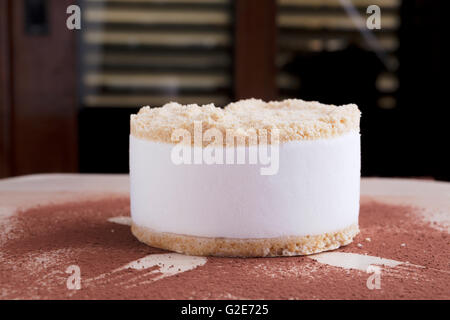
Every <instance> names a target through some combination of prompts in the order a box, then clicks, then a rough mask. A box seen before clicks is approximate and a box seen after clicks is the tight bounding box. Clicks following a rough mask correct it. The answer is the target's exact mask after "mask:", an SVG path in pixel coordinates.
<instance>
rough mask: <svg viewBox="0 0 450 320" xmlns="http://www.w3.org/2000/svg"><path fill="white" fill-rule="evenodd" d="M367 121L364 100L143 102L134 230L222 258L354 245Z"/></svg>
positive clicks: (136, 148)
mask: <svg viewBox="0 0 450 320" xmlns="http://www.w3.org/2000/svg"><path fill="white" fill-rule="evenodd" d="M359 119H360V112H359V110H358V108H357V106H356V105H345V106H339V107H337V106H329V105H323V104H320V103H318V102H305V101H302V100H285V101H281V102H268V103H265V102H263V101H261V100H255V99H249V100H242V101H239V102H236V103H232V104H230V105H228V106H227V107H225V108H224V109H221V108H216V107H214V106H213V105H206V106H197V105H188V106H182V105H179V104H177V103H170V104H167V105H165V106H163V107H162V108H153V109H150V108H149V107H144V108H142V109H141V110H140V111H139V113H138V114H137V115H132V116H131V135H130V181H131V217H132V221H133V224H132V231H133V234H134V235H135V236H136V237H137V238H138V239H139V240H140V241H142V242H144V243H147V244H148V245H151V246H154V247H159V248H163V249H168V250H172V251H177V252H181V253H186V254H193V255H217V256H243V257H248V256H282V255H302V254H311V253H317V252H321V251H325V250H331V249H335V248H338V247H339V246H341V245H346V244H348V243H350V242H351V241H352V239H353V237H354V236H355V235H356V234H357V233H358V230H359V229H358V213H359V182H360V135H359ZM180 129H181V130H182V131H181V134H180ZM177 130H178V131H177ZM208 130H209V131H208ZM199 132H200V134H199ZM208 132H209V133H211V132H212V133H213V135H214V139H211V140H208V139H207V136H208ZM183 134H184V135H183ZM220 134H222V136H223V140H221V139H219V138H220ZM205 137H206V138H205ZM229 137H232V139H231V140H230V139H229V140H227V138H229ZM182 138H184V141H181V140H182ZM202 138H203V139H202ZM199 139H200V140H199ZM210 141H214V142H215V144H214V147H216V148H217V149H215V151H214V152H213V153H211V150H212V149H211V145H210V146H209V147H208V144H210ZM233 143H234V144H233ZM264 147H265V149H264ZM177 148H178V149H177ZM183 148H186V149H183ZM188 149H190V150H191V151H190V155H189V153H186V152H185V151H186V150H188ZM220 150H222V151H220ZM261 150H262V151H261ZM230 151H234V157H231V156H230V158H229V159H227V155H228V152H230ZM220 152H222V153H223V154H220ZM240 152H242V153H241V155H242V157H241V158H240V162H241V163H240V164H237V163H236V162H237V159H238V157H239V156H238V155H237V154H238V153H240ZM258 152H263V154H265V155H267V156H269V157H270V158H264V156H261V154H260V153H258ZM229 154H230V155H231V154H232V152H230V153H229ZM174 155H175V157H174ZM186 155H188V156H186ZM207 155H209V156H212V155H214V157H215V158H214V157H213V159H215V162H216V163H213V164H211V157H209V158H208V159H209V160H208V159H207ZM251 155H253V157H254V158H253V161H251V160H250V158H251V157H252V156H251ZM255 155H256V156H255ZM182 156H186V158H184V160H185V161H184V162H182V161H181V160H182V159H183V158H182ZM196 156H197V158H195V157H196ZM198 156H200V158H199V157H198ZM255 157H256V158H257V161H256V163H255ZM186 159H189V160H190V162H191V163H188V162H189V161H186ZM220 159H223V160H222V161H220ZM227 160H229V161H228V163H227ZM262 160H265V161H262ZM268 160H269V161H268ZM180 162H181V163H180ZM222 162H223V163H222Z"/></svg>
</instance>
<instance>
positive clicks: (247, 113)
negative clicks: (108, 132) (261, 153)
mask: <svg viewBox="0 0 450 320" xmlns="http://www.w3.org/2000/svg"><path fill="white" fill-rule="evenodd" d="M360 116H361V113H360V111H359V109H358V107H357V106H356V105H355V104H347V105H342V106H335V105H326V104H322V103H319V102H316V101H303V100H300V99H287V100H283V101H270V102H264V101H262V100H258V99H246V100H240V101H237V102H233V103H230V104H229V105H227V106H226V107H225V108H218V107H215V106H214V104H207V105H202V106H199V105H196V104H189V105H181V104H179V103H176V102H170V103H168V104H166V105H164V106H162V107H160V108H150V107H149V106H145V107H143V108H141V109H140V110H139V112H138V113H137V114H135V115H131V123H130V126H131V134H132V135H133V136H135V137H137V138H141V139H147V140H151V141H158V142H165V143H177V142H178V141H174V139H172V134H173V132H174V131H175V130H176V129H185V130H187V131H188V132H189V133H190V134H191V137H192V143H193V137H194V127H195V126H196V125H197V126H198V125H199V124H201V129H202V132H205V131H207V130H208V129H211V128H214V129H217V130H219V131H220V132H221V133H222V134H223V136H224V137H225V136H227V135H230V134H231V135H233V136H234V137H237V138H243V139H242V140H241V143H243V141H245V144H246V145H249V144H253V143H255V141H256V143H259V142H260V141H262V140H261V139H262V138H263V136H264V138H265V137H266V134H267V136H268V137H269V139H265V140H264V141H267V143H270V141H271V139H270V136H271V134H272V133H274V132H275V131H276V132H277V134H278V137H279V141H280V142H287V141H295V140H314V139H321V138H332V137H337V136H340V135H342V134H345V133H347V132H350V131H358V132H359V122H360ZM255 135H256V137H257V139H256V140H254V139H252V137H254V136H255ZM224 141H225V139H224ZM237 141H238V142H237V143H238V144H239V139H237ZM224 144H225V143H224Z"/></svg>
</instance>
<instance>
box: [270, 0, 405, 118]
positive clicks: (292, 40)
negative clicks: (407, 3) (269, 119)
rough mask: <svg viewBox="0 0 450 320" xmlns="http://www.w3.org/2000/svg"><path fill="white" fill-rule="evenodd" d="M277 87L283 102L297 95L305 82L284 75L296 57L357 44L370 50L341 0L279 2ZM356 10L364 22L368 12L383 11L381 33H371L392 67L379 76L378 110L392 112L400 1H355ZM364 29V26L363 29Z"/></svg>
mask: <svg viewBox="0 0 450 320" xmlns="http://www.w3.org/2000/svg"><path fill="white" fill-rule="evenodd" d="M277 3H278V21H277V23H278V27H279V35H278V45H279V52H278V56H277V66H278V68H279V70H280V71H279V73H278V79H277V80H278V81H277V82H278V86H279V91H280V95H281V97H282V98H287V97H294V96H296V95H298V92H299V89H300V88H301V82H302V79H298V78H295V77H293V76H292V75H291V74H288V73H287V72H285V71H281V70H285V68H284V67H285V65H286V64H287V63H288V62H289V61H290V60H291V59H292V56H293V55H294V54H295V53H298V52H303V53H308V52H320V51H336V50H341V49H343V48H345V46H346V45H347V44H348V43H350V42H356V43H358V44H359V45H360V46H361V47H363V48H367V49H368V50H371V49H369V48H368V47H367V43H366V42H365V40H364V37H363V36H362V35H361V34H360V32H359V30H358V28H357V26H356V25H355V22H354V21H352V19H351V18H350V17H349V16H348V14H347V12H346V11H345V10H344V8H343V6H342V2H341V1H340V0H278V2H277ZM351 3H352V4H353V6H354V7H355V9H356V10H357V11H358V12H359V13H360V15H361V17H362V18H363V19H364V20H363V21H364V22H365V19H366V17H367V16H368V15H367V13H366V9H367V7H368V6H370V5H378V6H379V7H380V9H381V26H382V28H381V30H371V32H372V33H373V34H374V36H375V38H376V39H377V41H378V43H379V45H380V47H381V49H382V50H383V52H384V53H385V55H386V60H387V62H388V64H389V66H390V70H389V71H388V72H384V73H382V74H380V75H379V77H378V79H377V81H376V83H374V86H375V87H376V89H377V91H378V92H379V96H380V98H379V101H378V106H379V107H381V108H386V109H387V108H393V107H395V105H396V99H395V93H396V91H397V89H398V87H399V84H398V78H397V69H398V48H399V38H398V30H399V28H400V5H401V0H353V1H351ZM364 28H365V26H364Z"/></svg>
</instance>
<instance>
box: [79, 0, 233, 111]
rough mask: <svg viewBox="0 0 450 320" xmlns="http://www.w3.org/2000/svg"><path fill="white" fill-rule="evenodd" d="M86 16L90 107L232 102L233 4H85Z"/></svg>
mask: <svg viewBox="0 0 450 320" xmlns="http://www.w3.org/2000/svg"><path fill="white" fill-rule="evenodd" d="M82 12H83V27H82V36H81V44H82V46H81V48H82V55H81V56H82V58H81V62H82V74H81V85H82V90H81V92H82V99H81V100H82V104H83V106H85V107H134V108H136V107H139V106H142V105H151V106H160V105H162V104H164V103H167V102H169V101H178V102H180V103H210V102H214V103H215V104H216V105H219V106H222V105H225V104H226V103H228V102H229V101H230V99H231V96H232V79H231V72H232V46H233V37H232V28H233V14H232V2H231V0H176V1H175V0H84V1H82Z"/></svg>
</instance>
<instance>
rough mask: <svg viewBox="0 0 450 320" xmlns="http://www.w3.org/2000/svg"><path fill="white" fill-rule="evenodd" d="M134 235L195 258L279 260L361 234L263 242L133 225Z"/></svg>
mask: <svg viewBox="0 0 450 320" xmlns="http://www.w3.org/2000/svg"><path fill="white" fill-rule="evenodd" d="M131 231H132V233H133V235H134V236H135V237H136V238H137V239H138V240H139V241H141V242H143V243H145V244H147V245H149V246H152V247H156V248H161V249H166V250H170V251H175V252H178V253H184V254H188V255H195V256H221V257H279V256H297V255H308V254H314V253H318V252H322V251H327V250H333V249H337V248H339V247H340V246H345V245H347V244H349V243H351V242H352V241H353V238H354V237H355V236H356V235H357V234H358V233H359V228H358V225H357V224H352V225H350V226H348V227H346V228H344V229H341V230H338V231H335V232H328V233H324V234H320V235H313V236H286V237H278V238H262V239H235V238H211V237H197V236H189V235H181V234H175V233H168V232H158V231H154V230H152V229H149V228H147V227H142V226H138V225H136V224H134V223H132V225H131Z"/></svg>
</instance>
